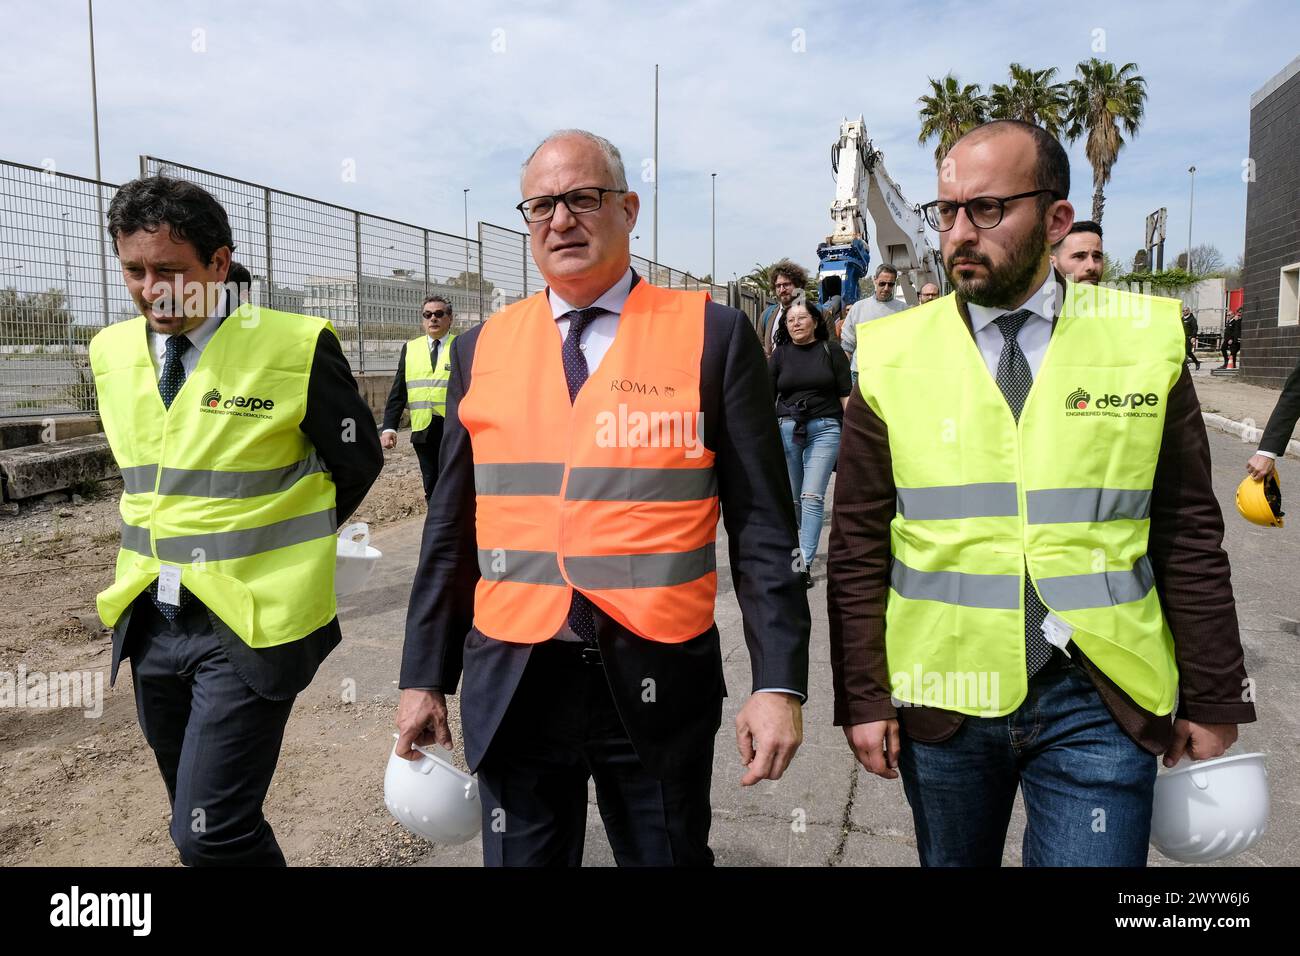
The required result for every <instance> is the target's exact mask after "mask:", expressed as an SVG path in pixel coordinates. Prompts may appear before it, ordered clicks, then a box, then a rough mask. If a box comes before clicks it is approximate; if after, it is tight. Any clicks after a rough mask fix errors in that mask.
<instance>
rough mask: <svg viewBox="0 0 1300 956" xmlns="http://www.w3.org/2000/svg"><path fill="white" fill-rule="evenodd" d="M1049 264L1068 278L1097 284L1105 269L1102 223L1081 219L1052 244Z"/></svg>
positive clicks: (1088, 283) (1073, 280)
mask: <svg viewBox="0 0 1300 956" xmlns="http://www.w3.org/2000/svg"><path fill="white" fill-rule="evenodd" d="M1052 268H1054V269H1056V270H1057V271H1058V272H1060V273H1061V274H1062V275H1064V276H1065V277H1066V278H1067V279H1069V280H1070V281H1071V282H1079V283H1083V284H1086V285H1096V284H1097V283H1098V282H1100V281H1101V275H1102V273H1103V272H1105V271H1106V257H1105V255H1104V254H1103V253H1102V251H1101V224H1100V223H1096V222H1093V221H1092V220H1091V219H1080V220H1078V221H1077V222H1075V224H1074V225H1073V226H1071V227H1070V231H1069V232H1067V233H1066V234H1065V235H1064V236H1063V237H1062V238H1061V241H1060V242H1058V243H1057V244H1056V245H1054V246H1052Z"/></svg>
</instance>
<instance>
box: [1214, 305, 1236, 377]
mask: <svg viewBox="0 0 1300 956" xmlns="http://www.w3.org/2000/svg"><path fill="white" fill-rule="evenodd" d="M1219 351H1220V352H1221V353H1222V355H1223V364H1222V365H1220V366H1219V368H1220V369H1221V370H1222V369H1227V368H1234V369H1235V368H1236V367H1237V355H1238V354H1239V353H1240V352H1241V312H1240V310H1238V311H1236V312H1229V313H1228V315H1227V320H1226V321H1225V322H1224V323H1223V341H1222V342H1221V343H1220V344H1219Z"/></svg>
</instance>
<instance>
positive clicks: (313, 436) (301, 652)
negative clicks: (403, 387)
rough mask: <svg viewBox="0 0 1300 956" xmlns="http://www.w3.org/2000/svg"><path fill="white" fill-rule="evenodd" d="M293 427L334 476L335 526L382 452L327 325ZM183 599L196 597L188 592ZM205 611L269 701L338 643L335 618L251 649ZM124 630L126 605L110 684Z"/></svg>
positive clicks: (247, 678)
mask: <svg viewBox="0 0 1300 956" xmlns="http://www.w3.org/2000/svg"><path fill="white" fill-rule="evenodd" d="M347 419H351V420H352V421H353V422H354V423H355V425H354V427H353V428H351V429H348V430H346V431H345V429H344V424H343V423H344V422H345V421H346V420H347ZM299 427H300V428H301V429H302V432H303V434H305V435H306V436H307V438H308V439H309V440H310V441H311V443H312V444H313V445H314V446H315V448H316V453H317V454H318V455H320V457H321V459H322V460H323V461H324V462H325V465H326V467H327V468H328V469H329V472H330V477H331V478H333V479H334V489H335V512H336V514H337V524H336V526H342V524H343V522H345V521H347V519H348V518H349V517H350V516H351V515H352V512H354V511H356V510H357V506H358V505H360V504H361V500H362V499H363V498H365V496H366V492H367V491H369V490H370V486H371V485H372V484H374V482H375V479H376V478H377V477H379V471H380V469H381V468H383V466H384V453H383V451H382V450H381V449H380V447H379V432H378V430H376V428H375V417H374V415H373V414H372V413H371V411H370V406H369V405H368V404H367V403H366V400H365V399H364V398H362V397H361V393H360V391H359V390H358V389H357V382H356V379H354V378H353V377H352V368H351V366H349V365H348V360H347V358H346V357H345V356H344V355H343V350H342V348H340V346H339V340H338V338H337V337H336V336H335V335H334V334H333V333H332V332H330V331H328V330H325V331H322V332H321V334H320V338H319V339H317V340H316V353H315V356H314V357H313V359H312V367H311V377H310V378H309V379H308V381H307V412H306V414H305V415H304V416H303V420H302V424H301V425H300V426H299ZM345 438H350V439H351V440H350V441H346V440H345ZM149 600H151V599H150V597H149V595H148V594H141V595H140V596H139V597H137V598H136V601H149ZM190 600H198V599H197V598H194V597H193V596H191V598H190ZM208 616H209V618H210V619H211V620H212V625H213V629H214V630H215V631H216V633H217V636H218V637H219V638H220V639H221V641H222V645H223V647H224V648H225V650H226V655H227V657H229V658H230V662H231V664H232V665H233V666H234V668H235V670H236V671H237V672H238V673H239V676H240V677H241V678H243V680H244V682H245V683H246V684H248V686H249V687H251V688H252V689H253V690H254V691H255V692H256V693H257V694H259V695H260V696H262V697H265V698H268V699H270V700H285V699H287V698H289V697H292V696H294V695H295V694H297V693H298V692H299V691H301V690H302V689H303V688H304V687H306V686H307V685H308V684H309V683H311V679H312V677H313V676H314V675H315V673H316V668H317V667H319V666H320V662H321V661H323V660H324V659H325V658H326V656H327V655H328V654H329V652H330V651H332V650H333V649H334V648H335V647H336V646H338V643H339V641H340V640H342V633H341V632H340V630H339V622H338V618H337V617H336V618H334V619H333V620H331V621H330V622H329V623H328V624H326V625H324V626H323V627H321V628H318V629H317V630H315V631H313V632H312V633H311V634H309V635H308V636H307V637H305V638H303V639H302V640H300V641H293V642H291V643H289V644H281V645H279V646H278V647H268V648H260V649H254V648H251V647H249V646H248V645H247V644H245V643H244V642H243V640H241V639H240V637H239V635H237V634H235V632H234V631H232V630H231V629H230V628H229V627H227V626H226V625H225V623H224V622H223V621H222V620H221V619H220V618H218V617H217V616H216V615H215V614H212V613H210V612H209V615H208ZM130 627H131V608H130V607H128V608H127V609H126V611H125V612H124V613H123V614H122V616H121V618H119V619H118V621H117V624H116V625H115V626H114V628H113V669H112V674H111V675H110V677H109V683H110V685H111V684H112V683H113V682H114V681H116V680H117V668H118V664H119V663H120V662H121V659H122V656H123V653H124V652H125V653H126V656H128V657H129V656H130V649H129V647H127V635H128V633H129V631H130Z"/></svg>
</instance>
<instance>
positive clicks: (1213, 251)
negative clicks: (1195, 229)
mask: <svg viewBox="0 0 1300 956" xmlns="http://www.w3.org/2000/svg"><path fill="white" fill-rule="evenodd" d="M1223 264H1224V263H1223V253H1221V252H1220V251H1219V250H1218V249H1217V248H1216V247H1215V246H1212V245H1210V244H1209V243H1206V244H1204V245H1200V246H1192V256H1191V267H1190V268H1189V269H1188V270H1187V271H1188V272H1190V273H1191V274H1192V275H1197V276H1208V275H1212V274H1215V273H1218V272H1220V271H1222V269H1223Z"/></svg>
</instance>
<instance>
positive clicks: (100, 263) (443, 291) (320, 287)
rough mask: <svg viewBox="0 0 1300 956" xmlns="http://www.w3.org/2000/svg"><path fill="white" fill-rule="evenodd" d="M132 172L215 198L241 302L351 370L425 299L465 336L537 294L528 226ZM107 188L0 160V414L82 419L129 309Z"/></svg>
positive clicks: (154, 165) (755, 304)
mask: <svg viewBox="0 0 1300 956" xmlns="http://www.w3.org/2000/svg"><path fill="white" fill-rule="evenodd" d="M140 173H141V175H144V176H152V175H160V174H161V175H168V176H173V177H176V178H180V179H186V180H189V181H192V182H194V183H197V184H198V185H200V186H202V187H203V188H204V189H206V190H208V192H210V193H212V194H213V195H214V196H215V197H216V198H217V200H218V201H219V202H220V203H221V204H222V206H223V207H224V208H225V210H226V214H227V216H228V217H229V219H230V226H231V231H232V233H233V236H234V243H235V251H234V259H235V261H237V262H240V263H242V264H243V265H244V266H245V267H246V268H247V269H248V271H249V273H250V274H251V275H252V277H253V279H252V286H251V289H250V294H251V298H252V301H253V302H254V303H255V304H257V305H261V306H264V307H267V308H272V309H278V310H281V311H284V312H299V313H304V314H307V315H318V316H321V317H322V318H326V319H329V320H330V321H331V322H332V323H333V324H334V328H335V330H336V331H337V332H338V335H339V340H340V341H341V342H342V344H343V350H344V353H345V354H346V355H347V357H348V360H349V361H350V362H351V363H352V367H353V369H354V370H356V371H357V372H358V373H361V372H384V371H393V370H394V369H396V367H397V357H398V354H399V353H400V351H401V346H402V343H403V342H405V341H407V340H408V339H410V338H412V337H414V336H415V335H418V334H419V327H420V326H419V319H418V316H419V310H420V305H421V304H422V303H423V301H424V298H425V296H426V295H430V294H437V295H441V296H443V297H445V298H446V299H447V300H448V301H449V302H451V305H452V311H453V313H454V314H455V316H456V319H455V324H454V326H453V328H455V329H463V328H467V327H469V326H471V325H474V324H477V323H478V322H481V321H482V320H483V319H484V318H485V317H486V316H488V315H491V314H492V313H493V312H496V311H499V310H500V309H503V308H505V307H506V306H507V305H510V304H511V303H512V302H518V301H519V300H520V299H522V298H524V297H526V296H528V295H531V294H532V293H535V292H537V291H539V290H541V289H542V288H543V287H544V286H545V282H544V281H543V279H542V276H541V274H540V273H539V272H538V270H537V266H536V264H535V263H534V262H533V257H532V250H531V248H530V237H529V235H528V233H526V232H520V231H518V230H514V229H507V228H504V227H501V226H495V225H492V224H490V223H483V222H480V223H479V224H478V229H477V233H476V236H475V237H474V238H468V237H464V236H456V235H452V234H449V233H444V232H439V231H437V230H434V229H428V228H424V227H422V226H416V225H412V224H410V223H404V222H398V221H396V220H393V219H388V218H385V217H383V216H374V215H371V214H369V213H365V212H361V211H360V210H357V209H349V208H347V207H345V206H339V205H336V204H334V203H329V202H323V201H321V200H317V199H310V198H308V197H306V196H299V195H295V194H293V193H288V192H284V191H283V190H279V189H272V188H271V187H269V186H263V185H259V184H257V183H250V182H246V181H244V180H241V179H236V178H234V177H231V176H225V175H222V174H220V173H214V172H212V171H210V170H205V169H199V168H197V167H194V166H188V165H185V164H183V163H175V162H171V161H167V160H163V159H159V158H157V157H153V156H141V157H140ZM116 188H117V187H115V186H113V185H110V184H108V183H98V184H97V183H95V182H94V181H93V180H88V179H83V178H81V177H77V176H69V175H66V174H64V173H58V172H54V171H50V170H45V169H41V168H38V167H33V166H23V165H21V164H17V163H9V162H5V161H3V160H0V216H2V218H0V359H2V361H0V418H13V417H29V416H44V415H60V414H74V413H77V412H85V411H92V410H94V407H95V393H94V385H93V382H92V381H91V378H90V372H89V366H88V361H87V344H88V343H89V341H90V339H91V337H92V336H93V335H94V333H95V332H96V331H98V330H99V329H100V328H102V327H103V326H104V325H106V324H108V323H111V322H118V321H121V320H122V319H127V318H133V317H134V316H135V315H136V314H137V313H136V309H135V307H134V305H133V304H132V303H131V299H130V296H129V295H128V294H127V292H126V289H125V287H124V286H123V283H122V279H121V276H120V274H119V272H118V268H117V259H116V256H115V255H114V254H113V250H112V247H111V245H110V244H109V242H108V239H107V236H106V233H105V231H104V229H103V228H102V225H101V224H102V223H103V222H104V221H105V215H104V214H105V211H106V210H107V208H108V204H109V202H110V201H111V200H112V198H113V195H114V193H115V192H116ZM632 266H633V268H634V269H636V270H637V272H638V273H639V274H641V275H642V276H644V277H646V278H647V279H649V280H650V281H651V282H653V283H655V284H656V285H660V286H664V287H666V288H672V289H692V290H704V291H707V292H709V293H710V295H711V296H712V297H713V298H714V299H715V300H716V301H719V302H723V303H727V304H730V305H732V306H734V307H736V308H741V309H743V310H744V311H745V313H746V314H747V315H748V316H749V318H750V321H751V322H753V321H755V320H756V319H757V317H758V315H759V313H760V312H761V311H762V308H763V306H764V305H765V304H766V301H767V300H766V298H765V297H763V296H762V295H761V294H758V293H755V292H753V291H752V290H750V289H748V288H747V287H742V286H740V285H738V284H737V283H734V282H733V283H729V284H728V285H725V286H724V285H716V284H713V283H708V282H703V281H701V280H700V279H697V278H695V277H694V276H692V275H691V274H690V273H687V272H683V271H681V270H678V269H672V268H670V267H668V266H664V265H656V264H655V263H652V262H650V261H649V260H647V259H645V258H643V257H641V256H633V257H632Z"/></svg>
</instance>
